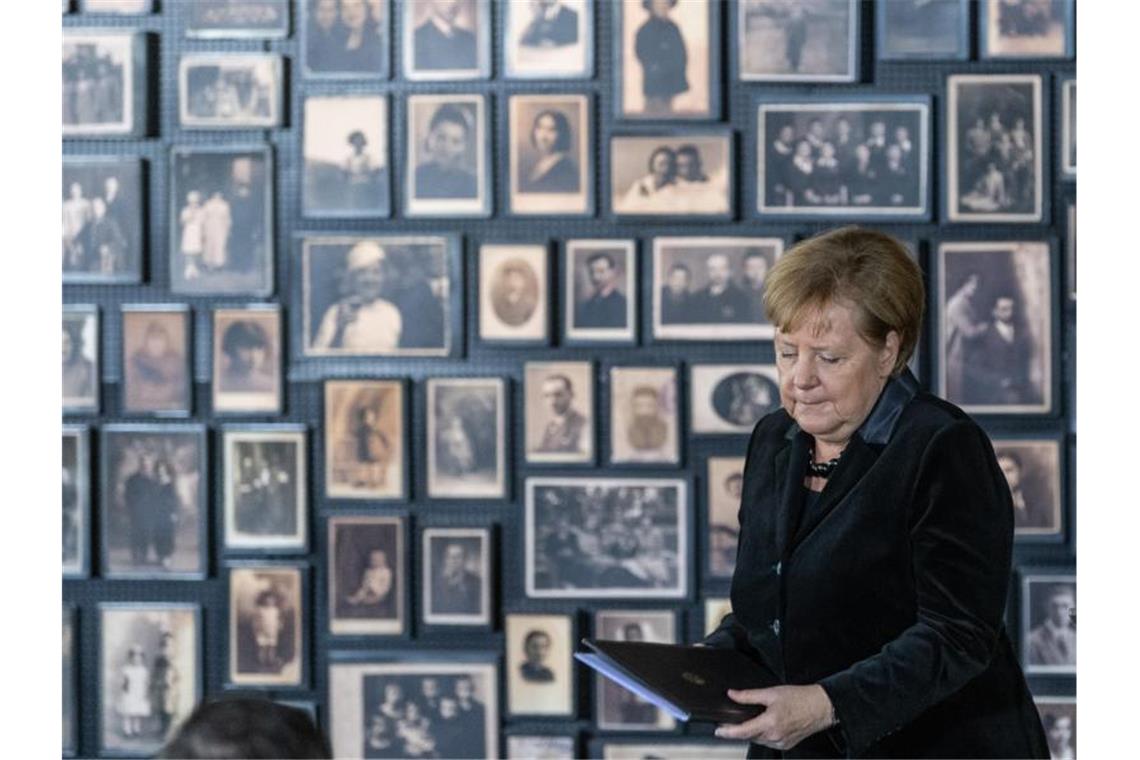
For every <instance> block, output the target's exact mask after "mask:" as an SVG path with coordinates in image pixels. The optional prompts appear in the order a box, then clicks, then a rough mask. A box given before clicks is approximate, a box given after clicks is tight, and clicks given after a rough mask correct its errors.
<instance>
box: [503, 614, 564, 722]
mask: <svg viewBox="0 0 1140 760" xmlns="http://www.w3.org/2000/svg"><path fill="white" fill-rule="evenodd" d="M571 637H572V624H571V620H570V616H568V615H528V614H514V615H507V621H506V643H505V647H506V650H507V713H508V714H510V715H573V714H574V702H573V695H574V670H573V667H572V663H573V648H574V641H573V639H572V638H571Z"/></svg>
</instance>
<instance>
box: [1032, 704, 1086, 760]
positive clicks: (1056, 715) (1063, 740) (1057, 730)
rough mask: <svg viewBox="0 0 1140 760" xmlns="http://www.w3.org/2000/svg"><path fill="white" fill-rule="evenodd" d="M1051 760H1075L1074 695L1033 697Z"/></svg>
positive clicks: (1075, 707) (1075, 710)
mask: <svg viewBox="0 0 1140 760" xmlns="http://www.w3.org/2000/svg"><path fill="white" fill-rule="evenodd" d="M1033 701H1034V703H1036V705H1037V712H1038V714H1040V716H1041V725H1042V727H1044V729H1045V740H1046V741H1047V742H1048V743H1049V757H1050V758H1051V760H1077V700H1076V698H1075V697H1034V699H1033Z"/></svg>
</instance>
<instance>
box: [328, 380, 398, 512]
mask: <svg viewBox="0 0 1140 760" xmlns="http://www.w3.org/2000/svg"><path fill="white" fill-rule="evenodd" d="M324 433H325V491H326V493H327V495H328V496H329V497H330V498H334V499H336V498H341V499H399V498H402V497H403V496H404V495H405V493H406V492H407V487H406V484H405V482H404V473H405V465H404V448H405V442H404V385H403V383H402V382H401V381H399V380H329V381H328V382H326V383H325V431H324Z"/></svg>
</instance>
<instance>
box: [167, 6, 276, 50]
mask: <svg viewBox="0 0 1140 760" xmlns="http://www.w3.org/2000/svg"><path fill="white" fill-rule="evenodd" d="M181 5H182V6H183V7H182V8H181V9H180V10H182V12H183V14H184V17H183V18H184V21H183V23H185V25H186V36H187V37H194V38H198V39H214V40H222V39H280V38H282V37H288V36H289V0H195V2H193V3H181Z"/></svg>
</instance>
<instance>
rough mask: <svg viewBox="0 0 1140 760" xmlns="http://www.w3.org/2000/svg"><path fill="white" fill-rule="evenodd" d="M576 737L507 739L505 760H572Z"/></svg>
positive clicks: (534, 736) (519, 736)
mask: <svg viewBox="0 0 1140 760" xmlns="http://www.w3.org/2000/svg"><path fill="white" fill-rule="evenodd" d="M577 743H578V742H577V737H576V736H554V735H546V734H542V735H537V734H519V735H517V736H508V737H507V755H506V757H507V760H574V758H576V757H579V755H578V753H577Z"/></svg>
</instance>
